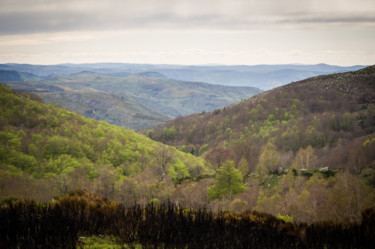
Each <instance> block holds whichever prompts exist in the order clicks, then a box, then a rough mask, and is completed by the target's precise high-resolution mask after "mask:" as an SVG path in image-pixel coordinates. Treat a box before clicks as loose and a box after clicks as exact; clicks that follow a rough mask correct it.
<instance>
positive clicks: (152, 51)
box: [0, 0, 375, 65]
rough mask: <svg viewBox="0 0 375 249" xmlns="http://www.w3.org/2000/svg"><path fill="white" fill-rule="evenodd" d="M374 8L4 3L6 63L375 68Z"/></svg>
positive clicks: (198, 2) (347, 0) (78, 0)
mask: <svg viewBox="0 0 375 249" xmlns="http://www.w3.org/2000/svg"><path fill="white" fill-rule="evenodd" d="M374 44H375V1H374V0H100V1H97V0H0V63H10V62H12V63H13V62H14V63H32V64H58V63H67V62H70V63H86V62H128V63H155V64H190V65H191V64H227V65H233V64H237V65H238V64H247V65H253V64H285V63H304V64H315V63H328V64H335V65H357V64H361V65H370V64H375V46H374Z"/></svg>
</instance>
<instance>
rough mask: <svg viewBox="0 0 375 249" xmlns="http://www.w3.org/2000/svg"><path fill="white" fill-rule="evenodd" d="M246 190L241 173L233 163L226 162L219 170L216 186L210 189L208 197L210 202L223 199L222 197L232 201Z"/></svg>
mask: <svg viewBox="0 0 375 249" xmlns="http://www.w3.org/2000/svg"><path fill="white" fill-rule="evenodd" d="M244 190H245V186H244V185H243V184H242V174H241V171H239V170H238V169H236V168H235V167H234V162H233V161H226V162H225V163H224V165H223V166H222V167H220V168H219V169H218V171H217V174H216V178H215V183H214V185H212V186H211V187H209V188H208V196H209V198H210V200H214V199H221V198H222V197H226V198H229V199H232V198H233V197H234V196H235V195H236V194H239V193H242V192H243V191H244Z"/></svg>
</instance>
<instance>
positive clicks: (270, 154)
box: [256, 142, 280, 178]
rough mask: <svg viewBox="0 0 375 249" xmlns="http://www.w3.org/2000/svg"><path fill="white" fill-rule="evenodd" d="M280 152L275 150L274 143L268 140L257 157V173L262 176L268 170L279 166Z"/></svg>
mask: <svg viewBox="0 0 375 249" xmlns="http://www.w3.org/2000/svg"><path fill="white" fill-rule="evenodd" d="M279 161H280V154H279V152H277V150H276V147H275V145H273V144H272V143H271V142H268V143H267V144H266V146H265V147H264V149H263V152H262V154H260V157H259V163H258V165H257V167H256V171H257V173H258V174H259V175H260V176H261V177H262V178H263V177H264V175H266V174H267V173H268V172H269V171H272V170H274V169H276V168H277V167H278V166H279Z"/></svg>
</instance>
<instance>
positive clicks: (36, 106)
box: [0, 86, 210, 203]
mask: <svg viewBox="0 0 375 249" xmlns="http://www.w3.org/2000/svg"><path fill="white" fill-rule="evenodd" d="M0 103H1V108H0V182H1V184H0V185H1V188H0V199H3V198H6V197H9V196H15V197H27V198H34V199H38V200H50V199H51V198H52V196H54V195H58V194H61V193H65V192H66V191H69V190H73V189H88V190H90V191H93V192H96V193H99V194H100V195H103V196H105V197H107V198H116V199H118V200H121V201H123V202H124V203H134V202H136V201H137V202H139V203H142V202H147V201H149V200H150V199H152V198H159V199H165V198H167V196H168V195H169V194H170V192H172V190H173V189H174V184H177V183H179V182H180V181H182V180H184V179H193V178H194V177H198V176H200V175H204V174H208V173H209V172H210V171H209V170H208V169H207V168H206V166H205V162H204V160H203V159H200V158H196V157H194V156H192V155H189V154H185V153H182V152H180V151H177V150H176V149H174V148H172V147H169V146H166V145H162V144H160V143H157V142H154V141H152V140H150V139H148V138H147V137H145V136H143V135H140V134H137V133H135V132H133V131H131V130H127V129H124V128H120V127H116V126H113V125H110V124H108V123H106V122H99V121H95V120H91V119H87V118H85V117H83V116H81V115H78V114H76V113H73V112H70V111H67V110H65V109H63V108H61V107H58V106H55V105H52V104H49V105H46V104H44V103H43V101H42V100H41V99H40V98H39V97H37V96H35V95H31V94H26V93H20V92H14V91H12V90H11V89H9V88H6V87H3V86H0Z"/></svg>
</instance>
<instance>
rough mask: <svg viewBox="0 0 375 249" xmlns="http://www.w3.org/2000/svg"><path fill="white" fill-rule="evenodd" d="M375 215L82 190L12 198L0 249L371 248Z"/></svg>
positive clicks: (3, 217)
mask: <svg viewBox="0 0 375 249" xmlns="http://www.w3.org/2000/svg"><path fill="white" fill-rule="evenodd" d="M374 228H375V211H374V210H366V211H364V212H363V221H362V223H361V224H349V225H348V224H346V225H341V224H332V223H317V224H312V225H307V224H298V225H296V224H292V223H285V222H284V221H282V220H279V219H277V218H276V217H274V216H271V215H268V214H265V213H257V212H246V213H243V214H241V215H233V214H230V213H225V212H221V213H219V214H213V213H212V212H209V211H207V210H204V209H200V210H190V209H182V208H179V207H177V206H176V205H173V204H171V203H167V204H163V205H160V206H155V205H148V206H146V207H141V206H134V207H132V208H127V209H125V208H124V207H123V206H122V205H120V204H118V203H116V202H111V201H107V200H105V199H102V198H99V197H97V196H94V195H91V194H89V193H87V192H83V191H81V192H75V193H72V194H70V195H67V196H64V197H62V198H60V199H58V200H56V201H53V202H51V203H48V204H45V203H37V202H33V201H14V200H13V201H9V202H7V203H3V204H2V205H1V208H0V248H76V247H77V241H78V238H79V237H80V236H90V235H100V234H102V235H114V236H115V237H116V238H118V242H119V244H127V245H128V246H129V247H131V248H132V247H134V246H135V245H138V244H141V245H142V247H143V248H372V246H373V245H374V243H375V236H374V235H375V234H374Z"/></svg>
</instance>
